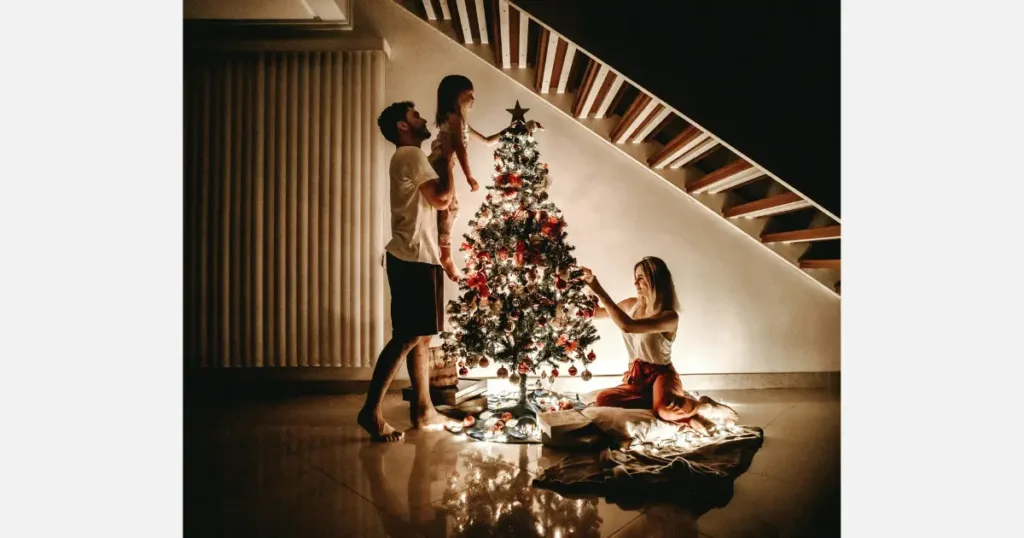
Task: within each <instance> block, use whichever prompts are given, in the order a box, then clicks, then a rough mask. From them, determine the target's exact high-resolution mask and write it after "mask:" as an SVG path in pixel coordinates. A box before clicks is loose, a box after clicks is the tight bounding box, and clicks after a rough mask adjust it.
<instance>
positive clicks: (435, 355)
mask: <svg viewBox="0 0 1024 538" xmlns="http://www.w3.org/2000/svg"><path fill="white" fill-rule="evenodd" d="M486 392H487V380H486V379H468V378H463V379H459V366H458V364H457V363H456V361H455V360H452V359H449V358H448V357H446V356H445V354H444V352H443V351H442V350H441V348H440V347H434V348H430V400H431V401H432V402H433V403H434V405H435V406H437V407H459V406H462V405H463V404H467V403H469V402H473V401H475V400H481V399H484V401H486V400H485V398H486ZM402 399H403V400H405V401H407V402H410V403H412V402H413V401H414V398H413V394H412V388H406V389H403V390H402Z"/></svg>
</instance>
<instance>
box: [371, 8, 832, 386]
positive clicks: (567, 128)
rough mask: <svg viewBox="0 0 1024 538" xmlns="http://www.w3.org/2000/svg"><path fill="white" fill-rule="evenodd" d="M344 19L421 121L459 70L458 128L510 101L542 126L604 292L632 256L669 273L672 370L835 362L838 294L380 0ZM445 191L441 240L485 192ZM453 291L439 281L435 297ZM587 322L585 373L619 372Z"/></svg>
mask: <svg viewBox="0 0 1024 538" xmlns="http://www.w3.org/2000/svg"><path fill="white" fill-rule="evenodd" d="M355 24H356V31H357V32H359V33H364V32H372V33H375V34H377V35H380V36H383V37H385V38H386V39H387V40H388V42H389V43H390V45H391V49H392V57H391V60H390V62H389V63H388V67H387V75H386V95H385V101H386V102H388V103H391V102H393V101H401V100H412V101H414V102H415V103H416V104H417V109H418V110H419V111H420V113H421V114H423V115H424V116H425V117H428V118H432V117H433V115H434V110H435V103H434V101H435V99H436V94H435V92H436V88H437V84H438V82H439V81H440V80H441V78H442V77H443V76H445V75H447V74H451V73H460V74H463V75H466V76H468V77H469V78H470V79H472V80H473V83H474V85H475V88H476V106H475V110H474V112H473V115H472V117H471V118H470V123H471V124H472V125H473V126H474V127H475V128H476V129H477V130H479V131H481V132H483V133H485V134H490V133H493V132H496V131H498V130H500V129H502V128H503V127H505V126H507V125H508V122H509V119H510V118H511V116H510V115H509V114H508V113H507V112H506V111H505V109H506V108H510V107H512V106H513V105H514V104H515V101H516V100H517V99H518V100H519V101H520V102H521V103H522V105H523V107H526V108H529V109H530V112H529V113H528V114H527V118H528V119H535V120H538V121H540V122H541V123H542V124H544V126H545V127H546V131H545V132H543V133H540V134H538V136H537V140H538V149H539V150H540V152H541V158H542V160H544V161H546V162H547V163H548V165H549V168H550V170H551V175H552V177H553V178H554V181H553V185H552V187H551V189H550V194H551V198H552V200H553V201H554V202H555V203H556V204H558V205H559V207H560V208H561V209H562V211H563V212H564V214H565V218H566V221H567V223H568V226H567V228H566V231H567V232H568V233H569V236H568V240H569V242H570V243H572V244H574V245H576V247H577V250H576V256H577V259H578V260H579V261H580V263H582V264H584V265H587V266H589V267H591V268H593V269H594V272H595V274H596V275H597V276H598V277H599V278H600V280H601V282H602V283H603V284H604V286H605V288H606V289H607V290H608V292H609V293H610V294H611V295H612V296H613V297H615V298H616V299H619V298H625V297H628V296H630V295H631V293H632V291H633V286H632V282H633V278H632V268H633V264H634V263H635V262H636V261H637V260H639V259H640V258H642V257H643V256H648V255H652V256H658V257H661V258H663V259H664V260H665V261H666V262H667V263H668V266H669V268H670V269H671V270H672V273H673V277H674V278H675V281H676V289H677V292H678V293H679V296H680V302H681V303H682V312H681V318H680V329H679V334H678V336H677V339H676V343H675V346H674V348H673V356H674V362H675V366H676V368H677V369H678V370H679V371H680V373H753V372H759V373H760V372H820V371H838V370H839V369H840V366H839V365H840V359H839V356H840V353H839V343H840V342H839V339H840V336H839V334H840V333H839V331H840V329H839V326H840V324H839V305H840V301H839V298H837V297H836V296H834V295H832V294H831V293H830V292H828V291H827V290H825V289H824V288H823V287H822V286H820V285H818V284H815V283H814V282H812V281H811V280H810V279H808V278H807V277H806V276H804V275H802V274H800V272H799V271H798V270H797V269H795V268H793V267H792V266H790V265H788V264H787V263H786V262H785V261H783V260H781V259H780V258H778V257H777V256H775V255H774V254H772V253H771V252H769V251H768V250H767V249H765V248H764V247H762V246H760V245H758V244H757V243H755V242H754V241H751V240H750V238H749V237H746V236H745V235H744V234H743V232H741V231H739V230H737V229H736V228H734V227H733V226H732V225H731V224H729V223H728V222H727V221H726V220H725V219H723V218H721V217H718V216H716V215H714V214H712V213H711V212H709V211H707V210H706V209H705V208H703V207H702V206H700V205H699V204H698V203H697V202H695V201H693V200H691V199H689V198H688V197H687V196H686V195H685V194H683V193H682V192H680V191H679V190H678V189H677V188H675V187H673V186H672V185H669V184H667V183H666V182H664V181H663V180H661V179H659V178H657V177H655V176H654V175H652V174H651V173H650V172H648V171H647V169H646V167H644V166H643V165H641V164H639V163H637V162H635V161H633V160H631V159H630V158H628V157H626V156H625V155H622V154H621V153H620V152H618V151H616V150H615V149H614V148H612V147H610V146H609V145H608V144H607V143H605V142H603V141H601V140H600V139H599V138H597V137H595V136H594V135H592V134H591V133H589V132H587V130H586V129H584V128H583V127H581V126H580V125H579V124H577V123H576V121H575V120H573V119H570V118H568V117H566V116H565V115H563V114H562V113H561V112H559V111H557V110H556V109H555V108H554V107H553V106H551V105H550V104H548V103H547V102H544V101H542V100H541V99H540V98H538V97H536V96H535V95H534V94H533V93H532V92H531V91H528V90H527V89H525V88H523V87H521V86H519V85H518V84H516V83H514V82H513V81H511V80H509V79H508V78H507V77H506V76H504V75H503V74H502V73H500V72H499V71H497V70H496V69H494V68H493V67H491V66H489V65H487V64H486V63H485V62H483V61H482V60H480V59H479V58H478V57H477V56H476V55H474V54H473V53H472V52H470V51H468V50H466V49H465V48H464V47H463V46H462V45H459V44H457V43H456V42H454V41H453V40H451V39H449V38H447V37H445V36H443V35H441V34H440V33H439V32H437V31H436V30H434V29H433V28H430V27H429V26H427V24H425V23H423V22H422V21H420V20H419V19H417V17H416V16H414V15H413V14H411V13H409V12H407V11H405V10H404V9H403V8H402V7H400V6H398V5H397V4H396V3H395V2H394V1H393V0H359V2H357V13H356V18H355ZM432 131H436V129H432ZM424 149H429V142H427V143H426V144H424ZM390 151H391V150H389V152H388V156H389V157H390ZM470 165H471V168H472V170H473V171H474V175H476V177H477V179H479V180H480V181H481V182H483V181H485V179H487V178H490V172H491V170H492V166H493V155H492V153H491V150H490V149H488V148H486V147H483V146H482V145H476V146H475V147H471V148H470ZM456 188H457V189H458V194H459V197H460V201H461V205H462V214H461V216H460V220H459V221H458V223H457V224H456V228H455V234H454V237H461V236H462V233H464V232H465V231H466V222H467V221H468V220H469V218H470V217H471V216H472V215H473V214H474V213H475V212H476V209H477V208H478V207H479V205H480V203H481V202H482V201H483V197H484V196H485V195H486V193H487V191H486V190H484V189H481V190H480V191H478V192H476V193H471V192H469V189H468V187H467V185H466V183H465V181H464V180H463V179H462V176H461V174H460V175H459V176H458V181H457V185H456ZM456 263H457V264H461V256H459V254H458V252H456ZM457 291H458V289H457V287H456V286H455V285H454V284H452V283H449V287H448V288H447V289H446V297H447V298H452V297H455V296H456V293H457ZM597 324H598V325H597V326H598V329H599V331H600V334H601V341H600V342H598V343H597V344H596V345H595V351H596V352H597V354H598V361H597V362H596V363H595V364H594V365H593V367H592V371H593V372H594V373H595V374H613V373H620V372H622V371H623V370H624V368H625V365H626V362H627V357H626V352H625V348H624V346H623V344H622V339H621V336H620V334H619V332H618V330H617V329H616V327H615V326H614V325H613V324H612V323H611V322H610V321H606V320H602V321H598V322H597ZM494 369H495V368H494V367H492V368H491V369H490V370H494ZM485 373H487V374H492V372H490V371H488V372H485ZM403 375H404V373H403Z"/></svg>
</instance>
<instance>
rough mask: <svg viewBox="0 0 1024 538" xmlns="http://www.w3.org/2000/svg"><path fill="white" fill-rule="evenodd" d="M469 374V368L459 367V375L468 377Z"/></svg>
mask: <svg viewBox="0 0 1024 538" xmlns="http://www.w3.org/2000/svg"><path fill="white" fill-rule="evenodd" d="M467 375H469V368H466V367H465V366H463V367H462V368H459V377H466V376H467Z"/></svg>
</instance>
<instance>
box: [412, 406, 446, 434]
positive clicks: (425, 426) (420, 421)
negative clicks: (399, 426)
mask: <svg viewBox="0 0 1024 538" xmlns="http://www.w3.org/2000/svg"><path fill="white" fill-rule="evenodd" d="M455 423H456V422H455V421H454V420H452V419H450V418H448V417H446V416H444V415H442V414H441V413H438V412H437V410H435V409H434V408H430V409H429V410H427V411H424V412H421V413H418V416H417V417H416V418H415V420H413V421H412V427H413V428H417V429H420V430H423V431H428V432H430V431H438V430H443V429H444V427H445V426H447V425H449V424H455Z"/></svg>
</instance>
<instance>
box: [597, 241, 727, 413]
mask: <svg viewBox="0 0 1024 538" xmlns="http://www.w3.org/2000/svg"><path fill="white" fill-rule="evenodd" d="M583 278H584V281H585V282H586V283H587V285H588V286H590V289H592V290H594V293H596V294H597V296H598V298H599V299H600V300H601V304H602V305H603V307H602V308H598V310H597V312H596V314H595V316H594V317H597V318H603V317H610V318H611V319H612V321H614V322H615V325H617V326H618V327H619V329H621V330H622V336H623V339H624V340H625V342H626V349H627V350H628V351H629V355H630V357H632V358H633V362H632V364H631V365H630V368H629V371H628V372H626V373H625V375H623V378H622V379H623V384H621V385H619V386H617V387H613V388H610V389H606V390H603V391H601V392H600V393H599V394H598V395H597V402H596V403H597V405H598V406H602V407H626V408H633V409H637V408H639V409H651V410H653V411H654V414H655V415H657V416H658V418H660V419H662V420H666V421H669V422H674V423H677V424H687V425H689V426H691V427H693V428H694V429H697V430H704V431H706V430H707V427H708V426H710V425H711V423H714V422H725V423H729V422H736V420H737V415H736V412H735V411H733V410H732V408H730V407H728V406H725V405H722V404H720V403H718V402H715V401H714V400H712V399H711V398H708V397H707V396H702V397H701V398H700V399H699V400H695V399H693V398H691V397H689V396H687V395H686V393H685V392H684V391H683V383H682V381H681V380H680V379H679V374H677V373H676V370H675V368H674V367H673V366H672V342H673V341H674V340H675V337H676V330H677V329H678V328H679V314H678V312H677V311H678V309H679V302H678V300H677V299H676V291H675V286H674V285H673V284H672V273H671V272H669V270H668V266H667V265H665V262H664V261H662V260H661V259H660V258H655V257H653V256H648V257H646V258H644V259H642V260H640V262H638V263H637V264H636V265H635V266H634V267H633V284H634V285H635V286H636V297H630V298H629V299H626V300H624V301H622V302H619V303H618V304H616V303H615V301H613V300H612V298H611V297H609V296H608V292H606V291H605V290H604V288H603V287H601V283H600V282H598V280H597V277H595V276H594V274H593V273H592V272H591V271H590V269H586V268H584V277H583Z"/></svg>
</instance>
